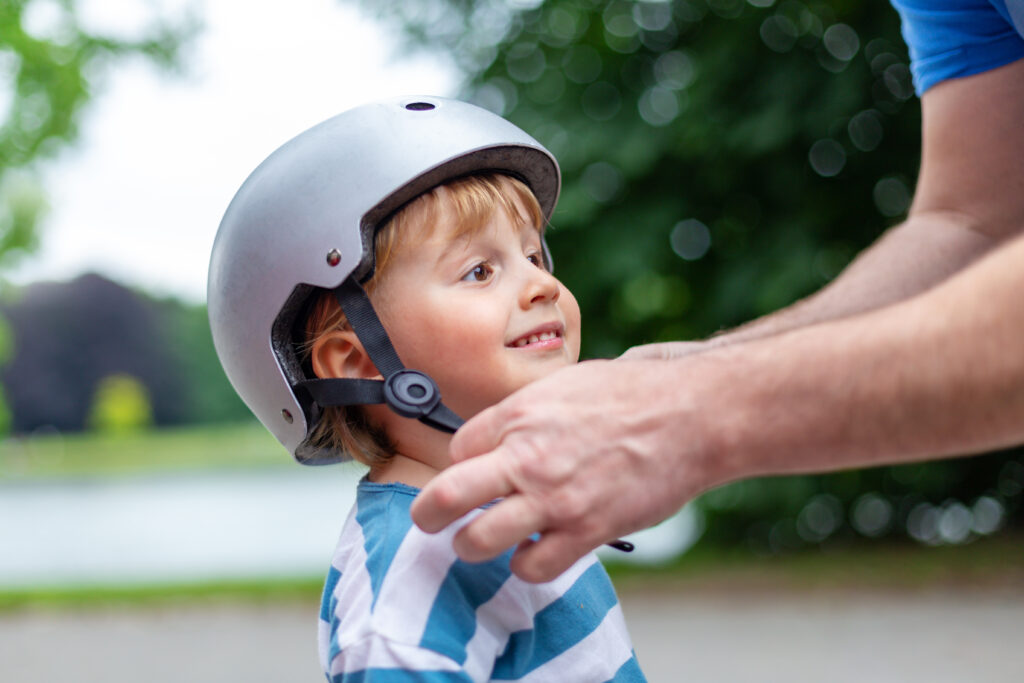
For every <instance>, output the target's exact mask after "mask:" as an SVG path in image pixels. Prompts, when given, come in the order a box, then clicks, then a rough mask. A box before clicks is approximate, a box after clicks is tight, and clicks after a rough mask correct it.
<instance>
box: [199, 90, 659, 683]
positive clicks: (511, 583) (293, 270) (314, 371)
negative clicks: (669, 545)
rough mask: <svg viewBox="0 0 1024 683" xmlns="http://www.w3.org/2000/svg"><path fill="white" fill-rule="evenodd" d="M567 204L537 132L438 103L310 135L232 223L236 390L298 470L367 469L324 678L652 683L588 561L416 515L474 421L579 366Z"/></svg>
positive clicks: (336, 593)
mask: <svg viewBox="0 0 1024 683" xmlns="http://www.w3.org/2000/svg"><path fill="white" fill-rule="evenodd" d="M557 191H558V174H557V166H556V165H555V164H554V161H553V159H552V158H551V156H550V155H549V154H548V153H547V152H546V150H544V149H543V148H542V147H540V145H539V144H537V143H536V141H534V140H532V139H531V138H529V137H528V136H526V135H525V134H524V133H522V131H519V130H518V129H516V128H514V127H513V126H511V124H509V123H508V122H506V121H504V120H502V119H500V118H498V117H496V116H494V115H492V114H489V113H487V112H485V111H483V110H480V109H478V108H476V107H472V106H470V105H466V104H464V103H460V102H454V101H450V100H443V99H440V98H427V99H417V100H400V101H391V102H386V103H380V104H377V105H368V106H366V107H361V108H357V109H355V110H351V111H350V112H346V113H345V114H342V115H340V116H339V117H335V119H331V120H329V121H327V122H325V123H323V124H321V125H320V126H317V127H315V128H313V129H311V130H310V131H307V132H306V133H303V134H302V135H300V136H299V137H298V138H296V139H294V140H293V141H291V142H290V143H288V144H286V145H285V146H284V147H282V148H281V149H280V150H278V151H277V152H275V153H274V154H273V155H271V157H270V158H268V159H267V161H265V162H264V163H263V164H262V165H261V166H260V167H259V168H258V169H257V170H256V171H255V172H254V173H253V175H252V176H250V178H249V180H247V181H246V183H245V185H243V187H242V189H241V190H239V193H238V195H236V198H235V200H234V201H233V202H232V204H231V206H230V207H229V209H228V212H227V214H226V215H225V218H224V221H223V222H222V224H221V228H220V230H219V231H218V236H217V241H216V243H215V245H214V253H213V258H212V261H211V268H210V301H209V305H210V318H211V326H212V328H213V331H214V340H215V344H216V346H217V350H218V354H219V355H220V358H221V360H222V363H224V365H225V369H226V370H227V372H228V376H229V378H231V380H232V382H233V383H234V385H235V387H236V389H237V390H238V391H239V393H240V394H241V395H242V397H243V399H245V400H246V402H247V403H248V404H249V405H250V407H252V408H253V411H254V412H255V413H256V414H257V416H258V417H260V419H261V421H263V423H264V424H265V425H267V426H268V428H270V429H271V431H272V432H274V433H275V435H276V436H278V438H279V439H280V440H281V442H282V443H283V444H284V445H285V446H286V447H288V448H289V450H291V451H292V452H293V453H294V454H295V456H296V457H297V458H298V459H299V460H300V461H301V462H310V463H313V462H324V461H330V460H337V459H340V458H342V457H346V456H347V457H353V458H355V459H357V460H359V461H361V462H363V463H364V464H366V465H367V466H368V467H369V472H368V474H367V476H366V477H365V478H364V479H363V480H362V481H361V482H360V484H359V487H358V491H357V499H356V504H355V506H354V507H353V509H352V511H351V512H350V514H349V517H348V520H347V521H346V523H345V526H344V529H343V531H342V534H341V538H340V541H339V543H338V547H337V550H336V552H335V554H334V558H333V560H332V562H331V567H330V570H329V573H328V577H327V581H326V584H325V587H324V595H323V603H322V607H321V614H320V656H321V664H322V666H323V669H324V672H325V674H326V676H327V679H328V680H329V681H375V680H382V681H383V680H387V681H392V680H417V681H420V680H437V681H442V680H443V681H486V680H531V681H559V682H565V681H642V680H644V679H643V675H642V673H641V672H640V669H639V666H638V665H637V661H636V658H635V656H634V655H633V652H632V646H631V645H630V642H629V636H628V634H627V632H626V629H625V623H624V621H623V618H622V613H621V610H620V608H619V606H618V602H617V599H616V597H615V593H614V590H613V588H612V586H611V583H610V581H609V580H608V577H607V574H605V572H604V570H603V568H602V567H601V565H600V563H599V562H598V561H597V560H596V558H595V557H594V556H593V555H590V556H588V557H585V558H584V559H582V560H581V561H580V562H578V563H577V564H576V565H575V566H573V567H572V568H571V569H570V570H569V571H568V572H566V573H565V574H564V575H563V576H561V577H559V578H558V579H556V580H555V581H552V582H550V583H547V584H529V583H525V582H523V581H521V580H519V579H518V578H516V577H515V576H513V575H512V574H511V572H510V570H509V559H510V556H511V554H510V553H508V554H506V555H504V556H502V557H499V558H497V559H495V560H493V561H490V562H486V563H481V564H468V563H465V562H463V561H461V560H459V559H458V557H457V556H456V555H455V554H454V552H453V550H452V536H453V534H454V533H456V532H457V531H458V529H459V528H460V527H461V525H462V524H465V523H466V522H468V521H469V520H470V519H472V517H473V516H474V514H478V512H479V511H477V513H471V514H470V515H467V516H466V517H465V518H464V519H463V520H462V521H461V524H456V525H453V526H452V527H450V528H449V529H447V530H446V531H444V532H442V533H440V534H437V535H428V534H425V533H424V532H422V531H420V530H419V529H418V528H417V527H415V526H414V525H413V524H412V521H411V519H410V517H409V507H410V505H411V503H412V501H413V499H414V497H415V495H416V494H417V492H418V490H419V488H420V487H422V486H423V485H424V484H425V483H426V482H428V481H429V480H430V479H431V477H433V476H434V475H435V474H436V473H437V472H439V471H441V470H442V469H444V468H445V467H447V466H448V464H449V458H448V442H449V440H450V432H451V431H454V429H456V428H457V427H458V425H459V424H460V422H461V420H460V417H462V418H468V417H470V416H472V415H475V414H476V413H478V412H480V411H481V410H483V409H484V408H486V407H488V406H490V405H493V404H494V403H496V402H498V401H500V400H501V399H502V398H504V397H505V396H507V395H509V394H510V393H512V392H513V391H515V390H516V389H518V388H520V387H522V386H523V385H525V384H526V383H528V382H530V381H532V380H534V379H537V378H539V377H542V376H544V375H546V374H548V373H551V372H553V371H555V370H557V369H558V368H560V367H564V366H566V365H569V364H572V363H575V362H576V359H577V356H578V353H579V335H580V315H579V307H578V306H577V304H576V301H575V299H573V297H572V295H571V294H570V293H569V291H568V290H566V289H565V287H564V286H563V285H562V284H561V283H560V282H558V280H556V279H555V278H554V276H553V275H551V273H550V270H549V263H550V260H549V258H548V255H547V251H546V246H545V244H544V242H543V229H544V226H545V223H546V220H547V218H548V217H550V214H551V211H552V210H553V207H554V202H555V199H556V197H557ZM317 256H319V257H320V258H316V257H317ZM332 271H333V272H332ZM325 273H329V274H330V277H327V276H326V275H325ZM268 366H271V367H268ZM381 404H383V405H381ZM296 424H298V429H294V428H293V427H295V425H296Z"/></svg>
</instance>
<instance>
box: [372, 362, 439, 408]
mask: <svg viewBox="0 0 1024 683" xmlns="http://www.w3.org/2000/svg"><path fill="white" fill-rule="evenodd" d="M440 401H441V391H440V390H439V389H438V388H437V384H435V383H434V380H433V379H431V378H430V376H429V375H426V374H424V373H422V372H420V371H419V370H410V369H408V368H403V369H402V370H399V371H398V372H395V373H392V374H391V376H390V377H388V378H387V379H386V380H384V402H385V403H387V404H388V407H390V408H391V410H393V411H395V412H396V413H398V414H399V415H401V416H402V417H410V418H414V419H419V418H421V417H425V416H426V415H429V414H430V413H431V412H433V410H434V408H435V407H436V406H437V404H438V403H439V402H440Z"/></svg>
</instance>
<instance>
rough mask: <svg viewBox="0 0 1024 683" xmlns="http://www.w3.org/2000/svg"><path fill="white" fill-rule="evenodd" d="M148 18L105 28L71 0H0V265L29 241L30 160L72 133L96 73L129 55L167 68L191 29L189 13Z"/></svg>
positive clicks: (38, 211) (36, 212) (35, 201)
mask: <svg viewBox="0 0 1024 683" xmlns="http://www.w3.org/2000/svg"><path fill="white" fill-rule="evenodd" d="M151 19H152V22H151V25H150V26H149V27H148V28H145V29H142V30H140V31H139V35H130V36H122V35H116V34H114V33H109V34H105V33H101V32H99V31H97V30H94V29H92V28H91V27H90V26H89V25H88V22H87V21H85V20H83V18H82V16H81V13H80V12H79V8H78V3H76V2H75V0H52V1H46V0H0V103H2V106H0V266H4V265H9V264H10V262H11V261H12V260H13V259H14V258H16V257H17V256H19V255H21V254H24V253H25V252H27V251H29V250H31V249H32V248H34V247H35V246H36V244H37V240H38V238H37V234H36V224H37V222H38V220H39V218H40V216H41V215H42V212H43V210H44V208H45V200H44V195H43V193H42V190H41V188H40V185H39V182H38V179H37V176H36V172H37V170H36V168H35V167H36V165H37V162H38V161H40V160H42V159H46V158H50V157H53V156H54V155H55V154H56V152H57V151H58V150H59V149H61V148H62V147H64V146H66V145H68V144H69V143H71V142H73V141H74V140H75V138H76V137H77V135H78V123H79V120H80V118H81V115H82V113H83V111H84V110H85V108H86V105H87V104H88V103H89V101H90V100H91V99H92V97H93V96H94V95H95V93H96V85H97V83H98V82H99V81H101V77H102V74H103V73H104V72H105V71H106V70H107V69H108V68H109V67H110V66H111V65H112V64H114V63H116V62H119V61H124V60H126V59H129V58H133V57H144V58H146V59H147V60H149V61H150V62H153V63H155V64H158V65H160V66H164V67H170V66H172V65H173V64H175V60H176V58H177V55H178V51H179V48H180V46H181V44H182V41H183V39H184V38H185V37H186V36H187V35H189V34H190V33H191V32H192V31H193V30H194V29H195V21H194V20H193V19H192V18H190V17H189V18H185V19H181V20H178V21H176V22H175V23H170V22H169V21H167V20H165V19H162V18H160V17H157V16H153V17H151Z"/></svg>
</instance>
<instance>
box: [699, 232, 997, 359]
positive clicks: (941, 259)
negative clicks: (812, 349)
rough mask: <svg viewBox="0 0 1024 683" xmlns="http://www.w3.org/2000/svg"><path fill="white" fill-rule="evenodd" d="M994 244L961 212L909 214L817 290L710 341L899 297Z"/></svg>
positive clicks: (777, 329)
mask: <svg viewBox="0 0 1024 683" xmlns="http://www.w3.org/2000/svg"><path fill="white" fill-rule="evenodd" d="M995 244H996V242H995V240H993V239H992V238H991V237H989V236H987V235H985V234H982V233H980V232H978V231H976V230H975V229H973V226H972V221H971V220H970V219H969V218H968V217H967V216H964V215H960V214H955V213H950V212H928V213H921V214H916V215H912V216H911V217H910V218H908V219H907V221H906V222H904V223H902V224H900V225H899V226H896V227H894V228H892V229H891V230H889V231H888V232H886V233H885V234H884V235H883V236H882V237H881V238H880V239H879V240H878V241H877V242H875V244H873V245H872V246H871V247H870V248H868V249H867V250H865V251H864V252H862V253H861V254H860V255H859V256H858V257H857V258H856V259H855V260H854V261H853V262H852V263H851V264H850V265H849V266H848V267H847V268H846V269H845V270H844V271H843V272H842V273H840V274H839V276H838V277H837V278H836V279H835V280H833V281H832V282H831V283H830V284H829V285H828V286H826V287H824V288H823V289H821V290H820V291H819V292H817V293H815V294H813V295H811V296H809V297H807V298H806V299H803V300H801V301H799V302H797V303H795V304H793V305H792V306H789V307H787V308H784V309H782V310H780V311H776V312H775V313H772V314H769V315H766V316H764V317H762V318H759V319H757V320H754V321H752V322H750V323H747V324H745V325H742V326H740V327H738V328H736V329H734V330H729V331H725V332H722V333H720V334H718V335H715V336H714V337H712V339H711V340H710V342H711V346H720V345H727V344H734V343H737V342H741V341H749V340H751V339H759V338H762V337H766V336H771V335H774V334H780V333H782V332H786V331H789V330H792V329H796V328H799V327H804V326H807V325H813V324H816V323H820V322H824V321H828V320H836V319H838V318H845V317H847V316H851V315H857V314H859V313H863V312H866V311H871V310H875V309H878V308H881V307H883V306H888V305H889V304H892V303H895V302H897V301H902V300H904V299H906V298H908V297H912V296H915V295H917V294H919V293H921V292H923V291H925V290H927V289H929V288H931V287H933V286H935V285H936V284H938V283H940V282H942V281H944V280H945V279H947V278H948V277H950V276H951V275H953V274H954V273H956V272H958V271H960V270H961V269H962V268H964V267H966V266H968V265H969V264H970V263H972V262H973V261H975V260H976V259H977V258H978V257H979V256H981V255H983V254H985V253H986V252H987V251H989V250H990V249H991V248H992V247H993V246H995Z"/></svg>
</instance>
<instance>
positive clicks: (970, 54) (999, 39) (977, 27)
mask: <svg viewBox="0 0 1024 683" xmlns="http://www.w3.org/2000/svg"><path fill="white" fill-rule="evenodd" d="M892 4H893V6H894V7H895V8H896V10H897V11H898V12H899V13H900V17H901V19H902V20H903V39H904V40H905V41H906V42H907V46H908V47H909V48H910V69H911V72H912V73H913V75H914V88H915V89H916V90H917V94H918V95H920V94H921V93H923V92H924V91H925V90H927V89H928V88H930V87H932V86H933V85H935V84H936V83H940V82H942V81H944V80H946V79H948V78H957V77H960V76H970V75H972V74H977V73H981V72H982V71H988V70H990V69H995V68H996V67H1000V66H1003V65H1004V64H1009V63H1010V62H1013V61H1016V60H1018V59H1021V58H1024V0H892Z"/></svg>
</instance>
